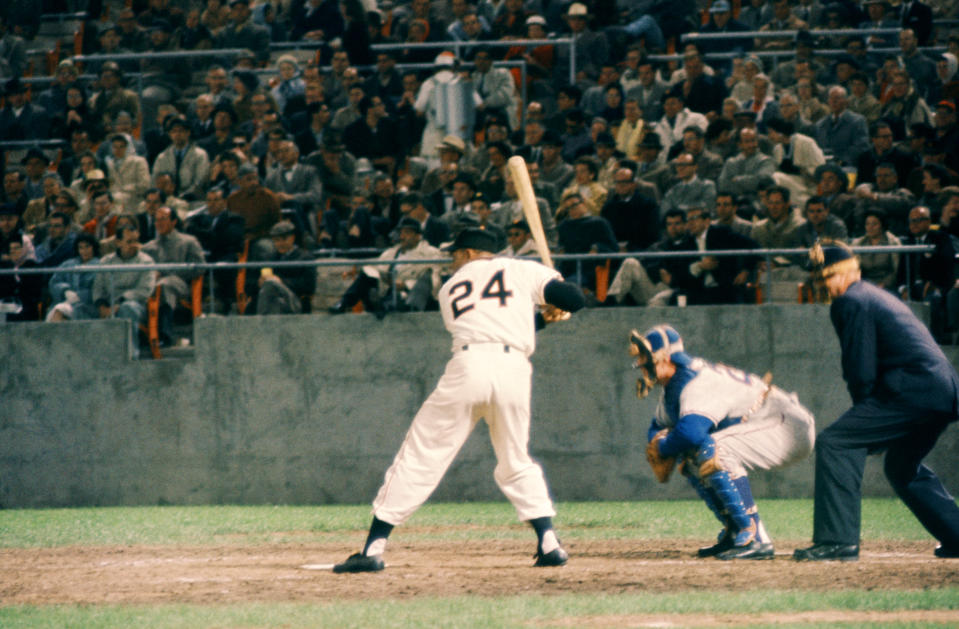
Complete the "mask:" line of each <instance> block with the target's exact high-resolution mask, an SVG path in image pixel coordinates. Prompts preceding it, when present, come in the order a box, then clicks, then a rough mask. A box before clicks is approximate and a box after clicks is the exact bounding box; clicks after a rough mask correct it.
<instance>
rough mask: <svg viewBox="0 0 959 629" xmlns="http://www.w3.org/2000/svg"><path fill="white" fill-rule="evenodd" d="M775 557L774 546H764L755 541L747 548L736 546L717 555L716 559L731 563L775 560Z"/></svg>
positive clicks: (747, 545) (767, 544)
mask: <svg viewBox="0 0 959 629" xmlns="http://www.w3.org/2000/svg"><path fill="white" fill-rule="evenodd" d="M775 556H776V551H775V549H773V545H772V544H770V543H766V544H764V543H762V542H760V541H758V540H753V541H751V542H749V543H748V544H746V545H745V546H735V547H733V548H730V549H729V550H725V551H723V552H721V553H719V554H718V555H716V559H722V560H723V561H729V560H730V559H773V558H774V557H775Z"/></svg>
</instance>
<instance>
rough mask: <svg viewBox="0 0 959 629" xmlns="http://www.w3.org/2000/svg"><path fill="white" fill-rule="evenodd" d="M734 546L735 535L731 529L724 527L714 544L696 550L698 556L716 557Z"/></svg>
mask: <svg viewBox="0 0 959 629" xmlns="http://www.w3.org/2000/svg"><path fill="white" fill-rule="evenodd" d="M732 547H733V536H732V533H731V532H730V531H729V529H723V532H722V533H720V534H719V538H718V539H717V540H716V543H715V544H713V545H712V546H703V547H702V548H700V549H699V550H697V551H696V556H697V557H702V558H706V557H715V556H716V555H718V554H719V553H721V552H723V551H726V550H729V549H730V548H732Z"/></svg>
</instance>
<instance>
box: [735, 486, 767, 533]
mask: <svg viewBox="0 0 959 629" xmlns="http://www.w3.org/2000/svg"><path fill="white" fill-rule="evenodd" d="M733 484H734V485H735V486H736V489H738V490H739V496H740V498H742V499H743V506H745V507H746V513H748V514H749V517H750V518H751V519H752V521H753V525H754V526H755V527H756V539H757V540H759V541H760V542H762V543H764V544H770V543H772V541H773V540H772V538H771V537H769V534H768V533H767V532H766V527H765V526H763V523H762V520H760V519H759V508H758V507H757V506H756V501H755V500H753V491H752V488H751V487H750V485H749V478H747V477H746V476H740V477H739V478H734V479H733Z"/></svg>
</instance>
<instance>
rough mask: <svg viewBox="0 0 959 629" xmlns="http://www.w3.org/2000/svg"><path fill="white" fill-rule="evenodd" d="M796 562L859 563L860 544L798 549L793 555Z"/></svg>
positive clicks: (826, 545) (816, 545)
mask: <svg viewBox="0 0 959 629" xmlns="http://www.w3.org/2000/svg"><path fill="white" fill-rule="evenodd" d="M793 559H795V560H796V561H858V560H859V544H814V545H812V546H810V547H809V548H797V549H796V552H794V553H793Z"/></svg>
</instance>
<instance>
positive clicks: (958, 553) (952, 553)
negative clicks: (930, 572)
mask: <svg viewBox="0 0 959 629" xmlns="http://www.w3.org/2000/svg"><path fill="white" fill-rule="evenodd" d="M932 553H933V554H934V555H935V556H936V557H940V558H942V559H959V548H947V547H945V546H943V545H942V544H939V545H938V546H936V550H934V551H932Z"/></svg>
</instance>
